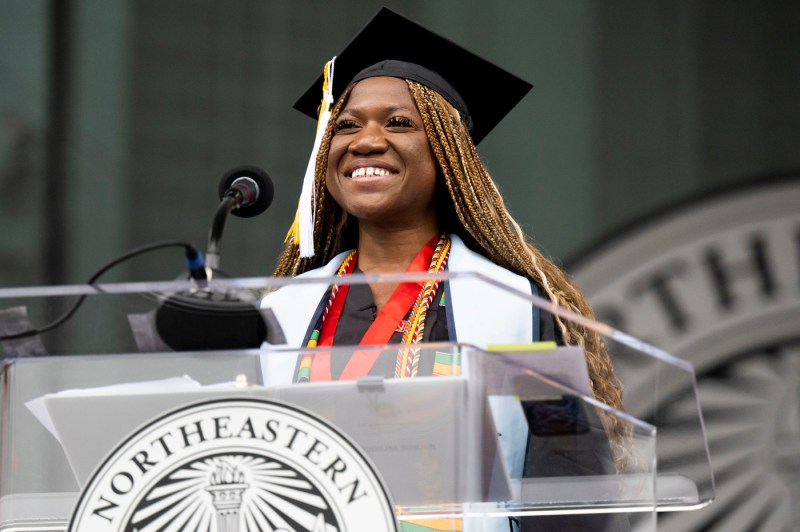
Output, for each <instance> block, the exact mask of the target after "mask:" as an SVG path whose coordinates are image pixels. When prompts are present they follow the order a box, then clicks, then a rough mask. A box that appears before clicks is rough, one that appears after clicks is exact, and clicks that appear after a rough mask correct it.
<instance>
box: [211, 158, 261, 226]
mask: <svg viewBox="0 0 800 532" xmlns="http://www.w3.org/2000/svg"><path fill="white" fill-rule="evenodd" d="M273 195H274V189H273V186H272V180H271V179H270V177H269V175H267V173H266V172H265V171H264V170H262V169H261V168H258V167H257V166H237V167H236V168H233V169H232V170H229V171H228V172H227V173H226V174H225V175H224V176H222V180H221V181H220V182H219V199H220V200H224V199H225V198H226V197H232V198H233V199H234V202H235V204H234V206H233V208H232V210H231V214H233V215H234V216H239V217H242V218H250V217H252V216H257V215H259V214H261V213H262V212H264V211H266V210H267V208H268V207H269V206H270V204H271V203H272V197H273Z"/></svg>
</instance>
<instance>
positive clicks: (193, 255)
mask: <svg viewBox="0 0 800 532" xmlns="http://www.w3.org/2000/svg"><path fill="white" fill-rule="evenodd" d="M169 247H182V248H184V249H185V250H186V260H187V263H188V264H189V268H190V270H191V271H192V272H194V271H198V270H201V269H202V266H200V267H199V268H198V267H197V264H198V259H199V262H202V255H201V254H200V253H199V252H198V251H197V249H196V248H195V247H194V246H192V245H191V244H187V243H186V242H181V241H180V240H164V241H161V242H154V243H152V244H148V245H146V246H141V247H138V248H136V249H133V250H131V251H129V252H128V253H126V254H124V255H122V256H120V257H117V258H116V259H114V260H112V261H111V262H109V263H108V264H106V265H105V266H103V267H102V268H100V269H99V270H97V272H96V273H95V274H94V275H92V276H91V278H89V281H88V282H87V283H86V284H89V285H90V284H92V283H94V282H95V281H96V280H97V279H98V278H99V277H100V276H101V275H103V274H104V273H106V272H107V271H108V270H110V269H111V268H113V267H114V266H116V265H117V264H119V263H121V262H124V261H126V260H128V259H131V258H133V257H135V256H137V255H141V254H142V253H147V252H148V251H155V250H157V249H163V248H169ZM84 299H86V295H85V294H84V295H82V296H80V297H79V298H78V300H77V301H76V302H75V304H74V305H72V308H70V309H69V310H67V312H65V313H64V314H62V315H61V316H60V317H58V318H56V319H55V320H54V321H52V322H50V323H48V324H47V325H45V326H44V327H40V328H38V329H30V330H28V331H23V332H21V333H15V334H8V335H5V336H0V342H3V341H6V340H18V339H20V338H28V337H29V336H35V335H37V334H41V333H45V332H47V331H51V330H53V329H55V328H56V327H58V326H59V325H61V324H62V323H64V322H65V321H67V320H68V319H70V318H71V317H72V316H73V315H74V314H75V312H77V310H78V308H80V306H81V304H82V303H83V300H84Z"/></svg>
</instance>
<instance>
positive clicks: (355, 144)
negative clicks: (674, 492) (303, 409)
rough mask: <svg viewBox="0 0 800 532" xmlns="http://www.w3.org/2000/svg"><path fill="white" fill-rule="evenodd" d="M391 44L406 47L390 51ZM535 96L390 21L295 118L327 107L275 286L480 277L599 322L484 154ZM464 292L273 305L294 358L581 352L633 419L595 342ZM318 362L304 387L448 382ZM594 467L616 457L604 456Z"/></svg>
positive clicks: (537, 315) (373, 292) (429, 289)
mask: <svg viewBox="0 0 800 532" xmlns="http://www.w3.org/2000/svg"><path fill="white" fill-rule="evenodd" d="M389 28H391V32H390V31H389ZM390 33H392V34H402V35H404V37H405V38H404V39H402V42H397V41H399V40H397V39H386V38H385V35H387V34H390ZM334 73H335V76H334ZM530 88H531V85H530V84H528V83H527V82H525V81H523V80H521V79H519V78H517V77H516V76H513V75H512V74H509V73H508V72H506V71H504V70H502V69H500V68H499V67H497V66H495V65H493V64H491V63H489V62H487V61H485V60H483V59H481V58H479V57H477V56H475V55H474V54H472V53H470V52H468V51H466V50H464V49H463V48H461V47H459V46H457V45H455V44H453V43H451V42H450V41H447V40H445V39H442V38H441V37H439V36H437V35H435V34H433V33H431V32H429V31H427V30H425V29H424V28H421V27H420V26H418V25H416V24H414V23H413V22H410V21H408V20H406V19H404V18H402V17H400V16H398V15H396V14H394V13H392V12H391V11H388V10H382V11H381V12H380V13H379V14H378V15H377V16H376V17H375V18H374V19H373V20H372V21H371V22H370V23H369V24H368V25H367V26H366V27H365V28H364V29H363V30H362V32H361V33H360V34H359V35H358V36H357V37H356V38H355V39H354V40H353V42H351V44H350V45H348V46H347V47H346V48H345V50H344V51H342V53H341V54H339V55H338V56H337V57H336V58H335V59H334V60H332V61H331V62H329V63H328V64H327V65H326V69H325V74H324V75H323V76H322V77H320V79H318V80H317V81H316V82H315V83H314V85H313V86H312V87H311V88H310V89H309V90H308V91H307V92H306V94H305V95H304V96H303V97H301V99H300V100H299V101H298V102H297V104H296V106H295V107H297V108H298V109H299V110H301V111H303V112H304V113H306V114H308V115H310V116H312V117H316V116H317V110H318V108H319V105H318V102H319V94H320V92H322V94H323V105H322V107H321V111H320V112H319V120H320V123H319V125H318V128H317V135H318V137H317V142H316V143H315V146H316V149H317V150H318V151H316V152H315V153H314V154H312V158H311V161H310V164H309V171H308V172H307V173H306V179H307V180H308V181H307V182H306V184H305V185H304V191H306V193H304V195H303V197H301V205H300V209H299V214H298V217H297V219H296V223H295V226H294V227H293V229H292V230H291V231H290V233H289V237H288V239H287V245H286V247H285V249H284V252H283V254H282V256H281V258H280V260H279V263H278V266H277V268H276V270H275V272H274V274H275V275H277V276H296V275H322V276H333V275H347V274H350V273H353V272H365V273H394V272H404V271H407V272H440V271H445V270H447V271H451V272H459V271H464V272H466V271H472V272H479V273H482V274H484V275H486V276H488V277H490V278H492V279H495V280H497V281H498V282H500V283H502V284H504V285H507V286H510V287H514V288H515V289H516V290H518V291H523V292H527V293H533V294H536V295H539V294H541V295H542V296H543V297H547V298H549V299H550V300H551V301H552V302H553V303H555V304H557V305H559V306H561V307H565V308H567V309H569V310H571V311H573V312H576V313H579V314H582V315H583V316H586V317H588V318H592V317H593V314H592V311H591V309H590V308H589V306H588V304H587V302H586V300H585V298H584V297H583V295H582V294H581V292H580V291H579V290H578V289H577V288H576V287H575V286H574V285H573V284H572V283H571V282H570V281H569V280H568V279H567V277H566V275H565V274H564V273H563V272H562V271H561V270H559V269H558V268H557V267H556V266H555V265H554V264H552V263H551V262H550V261H549V260H547V259H546V258H545V257H544V256H543V255H542V254H541V252H539V251H538V250H537V249H536V248H535V247H533V246H532V245H531V244H529V243H528V241H527V239H526V237H525V235H524V234H523V233H522V231H521V230H520V228H519V225H518V224H517V223H516V222H515V221H514V219H513V218H512V217H511V215H510V214H509V213H508V210H507V209H506V207H505V204H504V201H503V199H502V197H501V196H500V194H499V192H498V190H497V188H496V186H495V184H494V182H493V180H492V178H491V177H490V176H489V174H488V172H487V170H486V168H485V167H484V165H483V163H482V162H481V160H480V156H479V155H478V151H477V148H476V147H475V146H476V144H477V143H478V142H480V141H481V140H482V139H483V138H484V137H485V136H486V135H487V134H488V133H489V132H490V131H491V130H492V128H494V126H495V125H497V123H498V122H499V121H500V120H502V119H503V117H504V116H505V115H506V114H507V113H508V112H509V111H510V110H511V109H512V108H513V107H514V106H515V105H516V104H517V103H518V102H519V101H520V100H521V99H522V98H523V97H524V96H525V94H526V93H527V92H528V91H529V90H530ZM304 209H306V210H305V212H306V213H308V214H304ZM420 284H422V283H420ZM455 285H456V283H455V282H453V283H448V282H442V283H439V282H438V281H430V282H427V283H424V284H423V285H422V286H420V285H417V284H416V283H401V284H395V285H390V284H387V283H380V284H370V285H358V284H353V285H352V286H349V287H348V286H347V284H345V283H342V284H341V285H336V286H334V287H330V288H328V289H327V291H325V289H320V293H319V294H313V295H312V296H311V297H302V298H301V297H296V295H295V296H293V295H289V294H290V292H288V291H284V290H278V291H277V292H275V293H274V294H271V295H270V296H268V297H267V298H266V300H265V304H266V305H270V306H272V307H273V308H275V309H277V312H276V316H277V319H278V321H279V322H280V323H281V325H282V326H283V325H287V327H285V331H284V332H287V331H288V332H287V334H286V338H285V339H286V343H287V344H288V345H289V346H291V347H317V346H331V345H358V344H361V345H382V344H387V343H397V344H415V343H418V342H446V341H449V342H456V341H457V342H463V343H468V344H473V345H477V346H481V347H485V346H487V345H489V344H508V343H529V342H532V341H533V342H535V341H554V342H557V343H565V344H575V345H580V346H582V347H583V348H584V350H585V353H586V360H587V364H588V367H589V374H590V378H591V385H592V390H593V393H594V395H595V396H596V397H597V398H598V399H599V400H600V401H602V402H604V403H606V404H608V405H611V406H613V407H615V408H617V409H620V410H621V409H622V399H621V385H620V383H619V381H618V379H617V377H616V375H615V373H614V370H613V367H612V365H611V361H610V358H609V356H608V353H607V352H606V351H605V349H604V347H603V344H602V342H601V340H600V338H599V336H598V335H597V334H595V333H593V332H591V331H588V330H586V329H583V328H581V327H579V326H577V325H575V324H573V323H569V322H567V321H566V320H562V319H560V318H558V317H555V316H553V315H551V314H549V313H547V312H545V311H543V310H541V309H539V308H536V307H534V308H531V306H530V305H529V304H525V305H522V307H523V308H520V305H519V304H515V302H511V301H509V299H510V298H508V297H506V298H504V297H503V294H502V290H499V289H496V290H495V291H492V290H494V289H491V290H488V291H485V293H481V294H477V293H473V292H467V293H464V292H461V291H459V290H458V289H457V288H456V286H455ZM495 292H496V293H495ZM518 302H519V300H517V302H516V303H518ZM297 316H308V322H305V321H304V320H300V321H303V323H302V324H301V325H300V326H299V327H298V326H295V323H296V322H297V321H298V320H297ZM292 320H293V321H294V323H292V324H290V323H289V322H290V321H292ZM465 323H468V324H470V326H464V324H465ZM409 351H415V352H416V353H412V354H411V355H408V353H409ZM314 353H315V352H314V351H308V352H307V353H306V354H304V355H303V356H302V357H301V359H300V360H298V362H297V364H296V366H295V368H294V370H293V374H292V378H293V380H294V382H306V381H321V380H352V379H356V378H358V377H360V376H363V375H377V376H383V377H386V378H407V377H416V376H424V375H438V374H441V373H440V372H441V366H440V365H437V364H441V361H437V360H435V359H433V357H432V356H431V354H430V353H427V354H426V353H425V352H424V350H402V349H401V350H398V353H397V354H396V355H395V354H393V353H389V352H385V353H382V354H380V355H379V356H376V357H375V358H372V359H368V360H364V359H362V358H360V357H356V356H354V357H352V358H351V359H350V360H335V359H334V358H333V357H329V356H316V355H315V354H314ZM426 356H428V357H430V358H425V357H426ZM401 357H402V358H401ZM414 357H418V358H414ZM600 415H601V417H602V414H600ZM601 421H602V422H603V424H604V426H605V428H606V431H607V433H608V435H609V438H608V439H609V441H610V442H611V448H612V449H613V450H614V453H606V454H612V455H613V457H614V462H615V465H616V466H617V468H618V469H622V468H623V467H624V462H625V458H624V456H623V455H622V453H621V452H618V450H619V449H621V448H622V445H619V444H621V443H622V442H623V441H624V439H625V430H624V429H623V428H622V427H620V426H618V425H617V424H616V423H615V421H614V420H612V419H611V418H604V417H602V419H601ZM607 447H608V446H607V445H606V450H607ZM597 454H598V456H601V457H602V456H603V455H604V451H603V445H600V446H599V447H598V449H597ZM599 461H600V462H602V461H603V460H602V458H601V459H600V460H599ZM601 469H602V467H601V466H598V468H597V469H594V470H591V471H589V470H583V472H582V473H580V474H601V473H603V471H601ZM573 474H579V473H575V472H573ZM539 524H540V525H542V523H541V522H540V523H539ZM505 527H506V528H505V530H507V529H508V523H506V524H505Z"/></svg>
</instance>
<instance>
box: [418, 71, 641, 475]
mask: <svg viewBox="0 0 800 532" xmlns="http://www.w3.org/2000/svg"><path fill="white" fill-rule="evenodd" d="M407 83H408V86H409V89H410V91H411V94H412V96H413V98H414V101H415V102H416V104H417V107H418V108H419V111H420V114H421V115H422V119H423V122H424V124H425V130H426V133H427V135H428V140H429V142H430V144H431V146H432V149H433V153H434V155H435V157H436V158H437V161H438V162H439V165H440V167H441V169H442V173H443V174H444V182H445V184H446V186H447V189H448V191H449V196H450V198H451V199H452V203H453V208H454V210H455V212H456V215H457V217H458V220H459V222H460V226H461V227H463V229H464V230H465V231H466V232H467V233H468V235H469V237H471V238H470V240H472V241H473V242H474V244H475V245H477V246H478V247H479V248H480V250H481V251H482V253H483V254H484V255H485V256H486V257H487V258H489V259H490V260H492V261H493V262H495V263H497V264H499V265H501V266H503V267H506V268H508V269H510V270H512V271H515V272H517V273H520V274H522V275H524V276H526V277H528V278H531V279H533V280H534V281H536V282H537V283H538V284H539V285H540V286H541V287H542V289H543V290H544V291H545V293H546V294H547V296H548V298H549V299H550V301H551V302H553V303H555V304H556V305H559V306H561V307H564V308H567V309H568V310H571V311H573V312H576V313H578V314H580V315H582V316H585V317H587V318H590V319H594V314H593V312H592V310H591V307H590V306H589V304H588V302H587V301H586V298H585V297H584V296H583V294H582V293H581V292H580V290H578V288H577V287H576V286H575V285H574V284H573V283H571V282H570V281H569V279H567V277H566V275H565V274H564V272H563V271H561V269H559V268H558V267H557V266H556V265H554V264H553V263H552V262H550V261H549V260H548V259H547V258H545V257H544V256H543V255H542V254H541V252H540V251H539V250H537V249H536V248H535V247H534V246H532V245H531V244H529V243H528V242H527V240H526V238H525V235H524V234H523V232H522V230H521V228H520V226H519V224H518V223H517V222H516V221H515V220H514V219H513V217H512V216H511V214H510V213H509V212H508V210H507V209H506V207H505V203H504V201H503V198H502V197H501V195H500V193H499V191H498V190H497V187H496V186H495V184H494V181H493V180H492V178H491V177H490V175H489V173H488V172H487V170H486V168H485V166H484V165H483V163H482V162H481V160H480V157H479V155H478V151H477V149H476V148H475V145H474V143H473V142H472V140H471V138H470V137H469V135H468V133H467V132H466V130H465V129H464V127H463V126H462V124H461V121H460V120H459V118H458V116H457V113H455V111H454V110H453V109H452V107H450V105H449V104H447V102H446V101H445V100H444V99H443V98H442V97H441V96H440V95H439V94H438V93H437V92H435V91H433V90H431V89H429V88H428V87H425V86H424V85H421V84H419V83H415V82H411V81H407ZM555 320H556V323H557V325H558V327H559V329H560V330H561V335H562V337H563V339H564V342H566V343H568V344H577V345H580V346H581V347H583V348H584V350H585V352H586V360H587V364H588V366H589V374H590V376H591V385H592V390H593V392H594V395H595V396H596V397H597V398H598V399H600V400H601V401H603V402H604V403H606V404H608V405H610V406H612V407H614V408H616V409H618V410H622V409H623V404H622V385H621V383H620V381H619V379H618V378H617V376H616V374H615V372H614V369H613V366H612V363H611V358H610V356H609V354H608V352H607V351H606V349H605V346H604V344H603V341H602V338H601V337H600V335H599V334H597V333H596V332H594V331H590V330H587V329H585V328H584V327H581V326H579V325H576V324H574V323H571V322H567V321H565V320H563V319H561V318H560V317H558V316H556V317H555ZM600 414H601V420H602V421H603V424H604V426H605V428H606V430H607V432H608V434H609V435H610V438H611V441H612V444H614V450H615V462H616V465H617V467H618V468H619V469H624V468H625V466H626V462H627V457H626V456H625V454H624V451H623V449H624V444H625V441H626V440H627V439H628V437H629V434H628V433H629V431H628V430H627V427H626V426H625V425H623V424H622V423H620V422H619V421H618V420H617V419H616V418H612V417H610V416H607V415H605V414H604V412H600Z"/></svg>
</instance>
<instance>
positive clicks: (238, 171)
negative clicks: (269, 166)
mask: <svg viewBox="0 0 800 532" xmlns="http://www.w3.org/2000/svg"><path fill="white" fill-rule="evenodd" d="M274 192H275V191H274V188H273V186H272V180H271V179H270V177H269V175H267V173H266V172H265V171H264V170H262V169H261V168H258V167H257V166H237V167H236V168H233V169H232V170H229V171H228V172H227V173H226V174H225V175H224V176H222V180H221V181H220V182H219V199H220V204H219V207H218V208H217V214H216V216H214V223H213V224H212V225H211V231H210V232H209V235H208V248H207V252H206V267H207V268H208V269H209V273H210V274H211V273H213V271H214V270H215V269H217V268H219V262H220V248H221V246H222V244H221V240H222V229H223V228H224V227H225V219H226V218H227V216H228V213H229V212H230V213H232V214H234V215H236V216H240V217H243V218H250V217H253V216H257V215H259V214H261V213H262V212H264V211H265V210H267V207H269V206H270V204H271V203H272V196H273V195H274Z"/></svg>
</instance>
